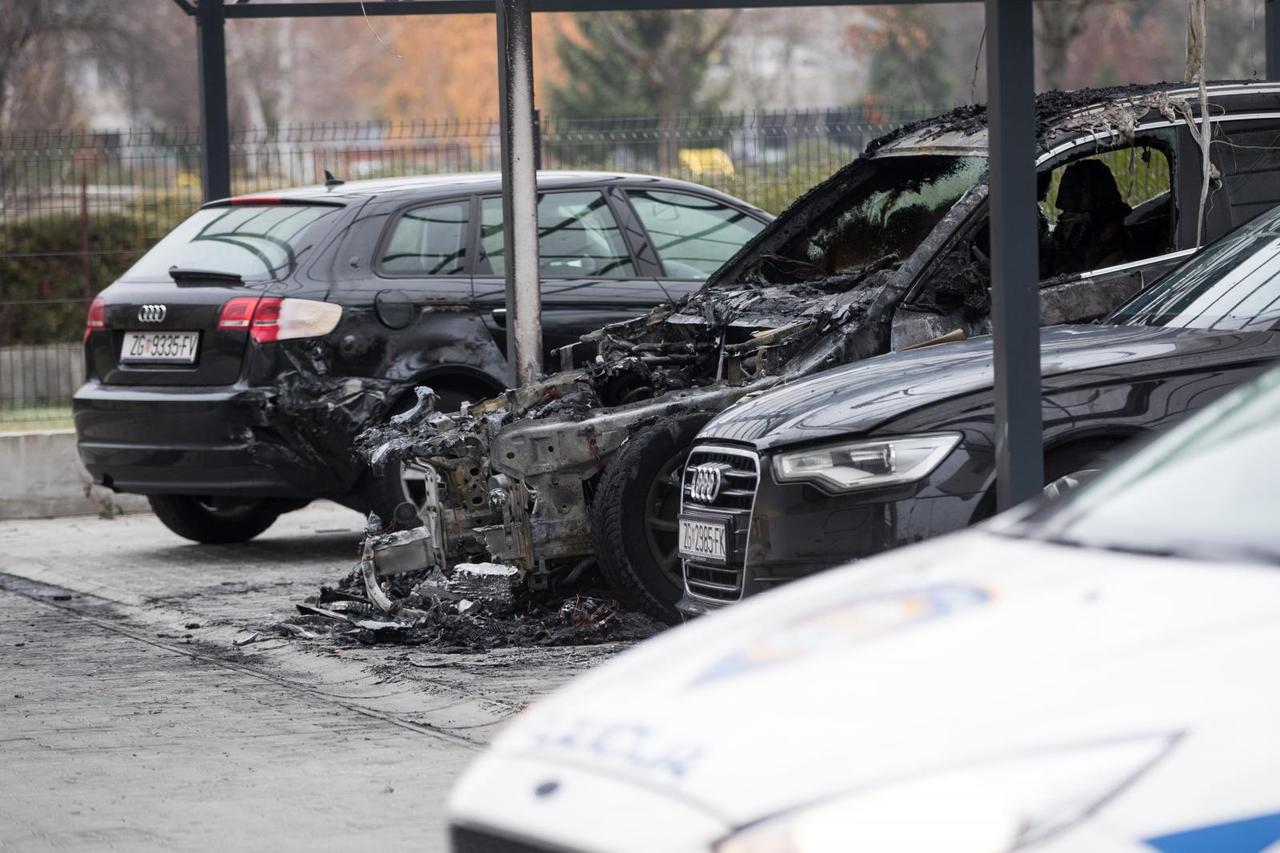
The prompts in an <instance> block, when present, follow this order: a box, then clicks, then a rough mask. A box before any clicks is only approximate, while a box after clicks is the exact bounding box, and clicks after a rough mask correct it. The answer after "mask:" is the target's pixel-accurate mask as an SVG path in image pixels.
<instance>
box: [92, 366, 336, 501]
mask: <svg viewBox="0 0 1280 853" xmlns="http://www.w3.org/2000/svg"><path fill="white" fill-rule="evenodd" d="M244 390H245V389H244V388H243V387H240V386H225V387H217V388H203V387H201V388H166V387H153V388H139V387H132V386H110V385H103V384H101V383H98V382H89V383H87V384H85V385H83V386H82V387H81V388H80V389H79V390H78V391H77V392H76V393H75V396H74V397H73V399H72V410H73V413H74V417H75V427H76V445H77V447H78V449H79V451H80V458H81V460H82V461H83V462H84V465H85V467H86V468H87V469H88V470H89V474H90V475H91V476H92V477H93V480H94V482H95V483H99V484H102V485H105V486H109V487H110V488H113V489H115V490H116V491H118V492H131V493H135V494H143V495H157V494H188V495H218V496H222V495H225V496H245V497H290V498H307V497H315V496H316V495H315V494H314V493H313V492H312V491H311V490H309V489H307V488H305V486H304V485H302V484H304V483H305V482H306V479H307V477H309V476H311V475H310V474H309V472H308V471H307V470H306V469H305V467H304V466H303V465H301V463H300V462H299V463H296V464H295V463H292V462H291V461H290V460H288V459H287V458H284V459H281V460H280V461H279V463H278V464H276V463H274V462H273V464H272V465H271V466H270V467H268V466H266V465H263V464H260V462H259V461H258V459H257V458H256V457H255V453H254V442H253V441H252V440H250V439H249V438H248V434H249V427H250V425H251V424H250V417H249V415H250V413H249V412H248V411H247V410H245V409H244V408H242V407H238V406H236V405H234V404H233V403H232V399H233V398H234V397H235V396H236V395H238V394H240V393H242V392H243V391H244ZM294 469H297V470H294Z"/></svg>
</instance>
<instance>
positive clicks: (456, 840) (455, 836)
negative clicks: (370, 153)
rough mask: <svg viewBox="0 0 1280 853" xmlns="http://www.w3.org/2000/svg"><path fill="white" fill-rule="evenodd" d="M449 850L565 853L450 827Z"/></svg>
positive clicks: (524, 842)
mask: <svg viewBox="0 0 1280 853" xmlns="http://www.w3.org/2000/svg"><path fill="white" fill-rule="evenodd" d="M449 849H450V851H452V853H565V851H564V850H563V848H560V847H543V846H542V845H540V844H531V843H529V842H527V841H516V840H514V839H511V838H507V837H506V836H504V835H493V834H491V833H488V832H484V831H483V830H478V829H468V828H467V827H464V826H454V827H450V829H449Z"/></svg>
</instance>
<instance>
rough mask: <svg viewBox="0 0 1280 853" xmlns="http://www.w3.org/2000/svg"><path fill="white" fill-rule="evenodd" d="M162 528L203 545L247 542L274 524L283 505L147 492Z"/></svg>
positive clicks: (258, 501) (274, 500)
mask: <svg viewBox="0 0 1280 853" xmlns="http://www.w3.org/2000/svg"><path fill="white" fill-rule="evenodd" d="M147 502H148V503H150V504H151V509H152V511H153V512H155V514H156V518H158V519H160V521H161V523H162V524H164V526H165V527H167V528H169V529H170V530H172V531H173V532H174V533H176V534H178V535H179V536H181V537H182V538H184V539H190V540H191V541H192V542H199V543H201V544H204V545H226V544H230V543H234V542H248V541H249V540H250V539H252V538H253V537H255V536H257V535H258V534H259V533H262V532H263V531H264V530H266V529H267V528H268V527H270V526H271V525H272V524H274V523H275V521H276V519H277V518H279V517H280V513H281V512H283V511H284V510H285V509H286V507H285V505H284V504H283V503H282V502H281V501H278V500H276V499H274V498H260V499H258V500H246V501H234V502H233V501H225V500H221V499H213V498H204V497H196V496H194V495H149V496H148V497H147Z"/></svg>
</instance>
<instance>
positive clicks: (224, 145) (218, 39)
mask: <svg viewBox="0 0 1280 853" xmlns="http://www.w3.org/2000/svg"><path fill="white" fill-rule="evenodd" d="M196 44H197V47H196V55H197V61H198V62H199V64H200V151H201V163H200V166H201V177H202V179H203V181H202V183H203V185H204V200H205V201H212V200H213V199H215V198H226V197H227V196H229V195H231V129H230V118H229V116H228V113H227V45H226V14H225V9H224V7H223V0H200V5H199V7H197V9H196Z"/></svg>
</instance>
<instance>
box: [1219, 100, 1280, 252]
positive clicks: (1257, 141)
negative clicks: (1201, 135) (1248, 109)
mask: <svg viewBox="0 0 1280 853" xmlns="http://www.w3.org/2000/svg"><path fill="white" fill-rule="evenodd" d="M1214 130H1215V131H1216V133H1215V134H1214V137H1215V138H1214V140H1213V151H1214V153H1215V154H1216V155H1217V156H1218V158H1219V160H1220V162H1221V164H1222V167H1223V168H1222V171H1223V173H1224V174H1223V182H1224V185H1225V186H1226V190H1227V199H1228V200H1229V202H1230V206H1231V225H1232V226H1233V227H1234V226H1237V225H1243V224H1244V223H1246V222H1248V221H1249V220H1250V219H1253V218H1254V217H1255V216H1257V215H1258V214H1259V213H1262V212H1263V211H1265V210H1270V209H1271V208H1273V207H1275V206H1276V205H1277V204H1280V129H1277V128H1276V127H1274V126H1272V127H1269V128H1259V127H1257V126H1256V125H1255V126H1254V127H1251V128H1246V129H1242V130H1237V129H1236V123H1235V122H1224V123H1222V124H1216V125H1214Z"/></svg>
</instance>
